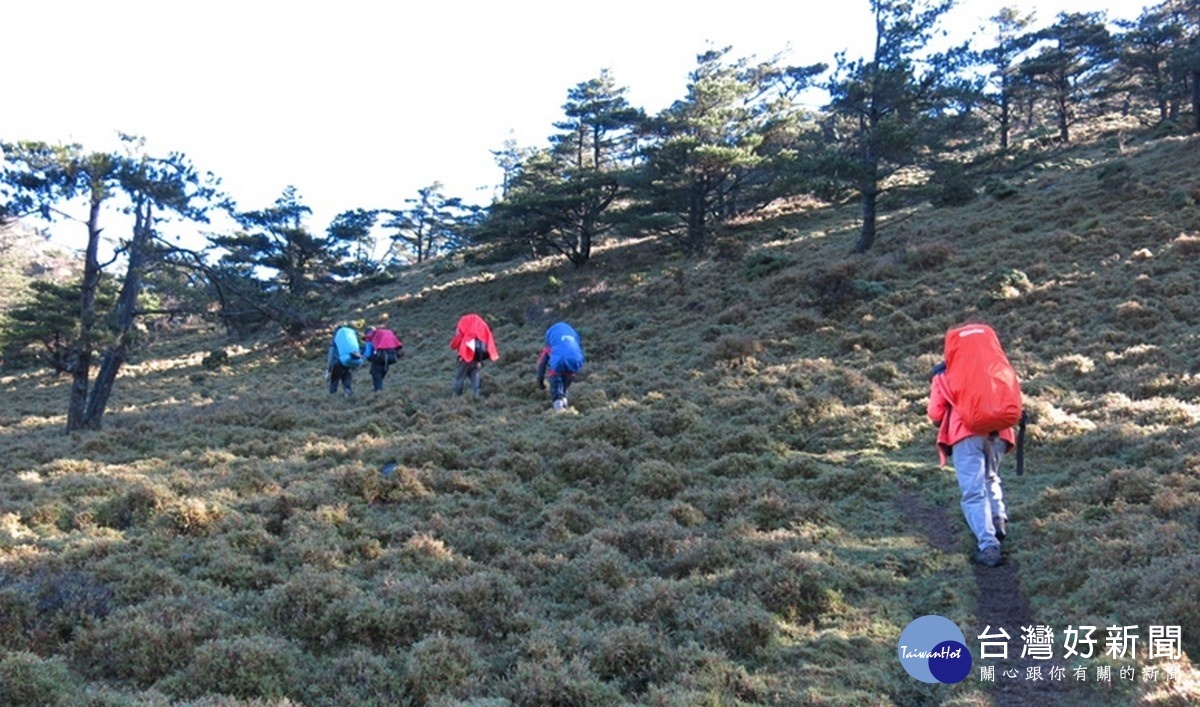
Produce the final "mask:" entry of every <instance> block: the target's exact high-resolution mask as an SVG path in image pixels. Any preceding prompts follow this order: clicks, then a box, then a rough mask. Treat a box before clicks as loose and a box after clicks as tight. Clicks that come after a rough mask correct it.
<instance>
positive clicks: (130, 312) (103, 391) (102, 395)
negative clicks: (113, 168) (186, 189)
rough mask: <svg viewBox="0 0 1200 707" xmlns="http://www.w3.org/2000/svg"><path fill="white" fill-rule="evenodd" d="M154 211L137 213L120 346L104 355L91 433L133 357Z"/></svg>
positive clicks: (117, 319) (116, 321)
mask: <svg viewBox="0 0 1200 707" xmlns="http://www.w3.org/2000/svg"><path fill="white" fill-rule="evenodd" d="M151 215H152V214H151V207H150V205H149V204H139V205H138V206H137V207H136V208H135V210H134V226H133V240H132V241H131V242H130V243H129V265H128V267H127V268H126V269H125V280H124V281H123V282H122V283H121V294H120V295H119V296H118V297H117V303H116V307H115V309H114V312H113V320H112V322H111V323H110V327H111V329H112V331H113V334H115V335H116V337H117V343H116V344H115V345H114V346H113V347H112V348H110V349H109V350H108V351H106V352H105V353H104V357H103V358H102V359H101V362H100V372H99V373H97V374H96V383H95V385H93V386H92V393H91V395H90V396H89V397H88V404H87V410H86V411H85V413H84V426H85V427H87V429H90V430H98V429H100V422H101V420H102V419H103V418H104V411H105V409H107V407H108V399H109V397H110V396H111V395H112V389H113V383H115V382H116V380H117V373H118V372H120V370H121V366H122V365H124V364H125V360H126V359H127V358H128V356H129V346H130V332H131V331H133V320H134V316H135V315H136V314H137V298H138V294H139V293H140V292H141V291H142V273H143V271H144V270H145V268H146V251H147V249H148V248H149V246H150V236H151V232H150V223H151Z"/></svg>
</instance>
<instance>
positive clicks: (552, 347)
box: [537, 322, 584, 410]
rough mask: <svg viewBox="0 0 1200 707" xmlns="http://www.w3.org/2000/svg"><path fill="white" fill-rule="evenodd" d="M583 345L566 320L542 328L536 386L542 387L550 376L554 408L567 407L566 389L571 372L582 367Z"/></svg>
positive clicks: (575, 371)
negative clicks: (543, 336) (544, 334)
mask: <svg viewBox="0 0 1200 707" xmlns="http://www.w3.org/2000/svg"><path fill="white" fill-rule="evenodd" d="M583 360H584V359H583V347H582V345H581V344H580V342H579V334H578V333H577V332H576V331H575V330H574V329H572V328H571V325H570V324H567V323H566V322H558V323H556V324H553V325H551V327H550V328H549V329H547V330H546V346H545V348H543V349H542V353H541V355H539V356H538V365H537V382H538V387H540V388H541V389H542V390H545V389H546V375H547V374H549V376H550V400H551V405H552V406H553V407H554V409H555V410H565V409H566V408H567V390H568V389H569V388H570V387H571V383H572V382H573V381H574V380H575V374H576V373H579V371H580V370H581V369H582V368H583Z"/></svg>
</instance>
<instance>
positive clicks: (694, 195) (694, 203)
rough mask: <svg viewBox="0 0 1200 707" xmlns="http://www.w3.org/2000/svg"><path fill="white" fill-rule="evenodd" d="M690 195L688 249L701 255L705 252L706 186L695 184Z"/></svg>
mask: <svg viewBox="0 0 1200 707" xmlns="http://www.w3.org/2000/svg"><path fill="white" fill-rule="evenodd" d="M688 197H689V198H688V221H687V250H688V253H689V254H690V255H699V254H700V253H702V252H704V235H705V234H704V203H705V192H704V186H703V185H702V184H698V183H697V184H693V185H692V189H691V192H690V193H689V194H688Z"/></svg>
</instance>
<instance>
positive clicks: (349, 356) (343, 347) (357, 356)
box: [333, 326, 363, 368]
mask: <svg viewBox="0 0 1200 707" xmlns="http://www.w3.org/2000/svg"><path fill="white" fill-rule="evenodd" d="M333 345H334V346H336V347H337V355H338V362H339V363H341V364H342V366H344V367H346V368H358V367H359V366H361V365H362V364H363V355H362V349H361V348H360V347H359V345H358V333H357V332H355V331H354V330H353V329H351V328H350V327H348V326H344V327H341V328H340V329H338V330H337V332H335V333H334V335H333Z"/></svg>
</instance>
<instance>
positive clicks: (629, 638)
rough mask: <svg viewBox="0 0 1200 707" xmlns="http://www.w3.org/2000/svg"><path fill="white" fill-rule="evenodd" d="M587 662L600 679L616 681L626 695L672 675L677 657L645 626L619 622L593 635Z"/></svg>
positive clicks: (664, 641) (668, 643)
mask: <svg viewBox="0 0 1200 707" xmlns="http://www.w3.org/2000/svg"><path fill="white" fill-rule="evenodd" d="M593 641H594V643H593V645H592V647H591V649H590V650H589V653H590V658H589V665H590V666H591V668H592V670H594V671H595V673H596V675H597V676H599V677H600V679H602V680H605V681H607V682H615V683H617V684H618V685H620V687H621V691H622V693H624V694H626V695H640V694H643V693H644V692H645V691H646V690H647V689H648V688H649V687H650V686H651V685H654V684H665V683H669V682H671V680H672V679H674V676H675V673H676V672H677V671H678V669H679V657H678V655H677V653H676V652H675V650H674V648H673V647H672V646H671V643H670V642H669V641H668V640H666V639H665V638H664V637H663V636H662V635H660V634H656V633H654V632H653V631H651V630H650V628H649V627H647V626H618V627H616V628H613V629H609V630H606V631H603V632H601V633H600V634H599V635H598V636H596V637H595V638H594V639H593Z"/></svg>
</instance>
